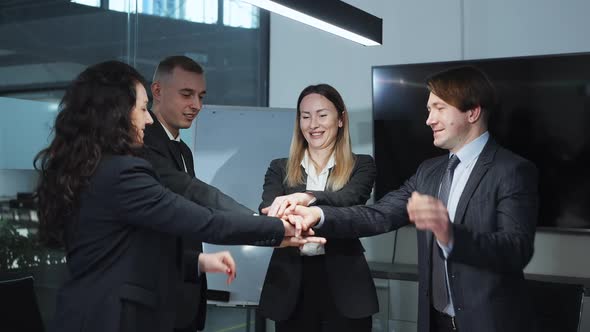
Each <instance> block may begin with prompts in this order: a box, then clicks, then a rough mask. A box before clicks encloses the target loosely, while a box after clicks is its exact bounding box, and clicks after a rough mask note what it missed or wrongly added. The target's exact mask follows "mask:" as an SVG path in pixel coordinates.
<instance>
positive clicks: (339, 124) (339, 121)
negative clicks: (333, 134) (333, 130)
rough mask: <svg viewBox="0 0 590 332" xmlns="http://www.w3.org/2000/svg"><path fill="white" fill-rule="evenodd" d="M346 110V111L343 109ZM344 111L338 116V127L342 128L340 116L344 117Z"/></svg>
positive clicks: (342, 123)
mask: <svg viewBox="0 0 590 332" xmlns="http://www.w3.org/2000/svg"><path fill="white" fill-rule="evenodd" d="M344 112H346V111H344ZM344 112H342V114H340V116H339V117H338V128H342V126H344V122H342V118H343V117H344Z"/></svg>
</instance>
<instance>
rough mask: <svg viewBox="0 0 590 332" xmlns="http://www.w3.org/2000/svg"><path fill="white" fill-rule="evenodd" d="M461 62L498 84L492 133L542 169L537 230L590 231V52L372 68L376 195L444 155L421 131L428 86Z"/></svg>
mask: <svg viewBox="0 0 590 332" xmlns="http://www.w3.org/2000/svg"><path fill="white" fill-rule="evenodd" d="M460 65H473V66H475V67H477V68H479V69H481V70H483V71H484V72H485V73H486V74H487V75H488V77H489V78H490V80H491V81H492V82H493V84H494V86H495V87H496V90H497V93H498V97H499V106H498V108H497V109H495V110H494V113H493V114H492V115H491V117H490V125H489V131H490V134H491V135H492V136H493V137H494V138H495V139H496V141H498V142H499V143H500V144H501V145H503V146H504V147H506V148H508V149H510V150H512V151H513V152H515V153H517V154H519V155H521V156H523V157H525V158H527V159H529V160H531V161H532V162H534V163H535V164H536V165H537V167H538V169H539V199H540V204H539V205H540V210H539V221H538V226H540V227H558V228H562V229H590V53H585V54H569V55H551V56H534V57H519V58H502V59H485V60H469V61H455V62H439V63H420V64H404V65H391V66H377V67H373V73H372V75H373V127H374V128H373V129H374V130H373V134H374V149H375V151H374V155H375V161H376V163H377V180H376V184H375V186H376V198H377V199H379V198H381V197H382V196H383V195H385V194H386V193H387V192H388V191H390V190H393V189H397V188H398V187H399V186H400V185H401V184H402V183H403V181H404V180H406V179H407V178H409V177H410V176H411V175H412V174H414V172H415V171H416V169H417V167H418V165H419V164H420V162H422V161H424V160H425V159H427V158H431V157H434V156H438V155H441V154H444V153H446V151H443V150H441V149H438V148H436V147H434V146H433V143H432V131H431V130H430V128H429V127H428V126H426V118H427V116H428V112H427V110H426V102H427V100H428V90H427V89H426V85H425V81H426V78H427V77H428V76H430V75H431V74H433V73H436V72H439V71H442V70H445V69H448V68H451V67H456V66H460Z"/></svg>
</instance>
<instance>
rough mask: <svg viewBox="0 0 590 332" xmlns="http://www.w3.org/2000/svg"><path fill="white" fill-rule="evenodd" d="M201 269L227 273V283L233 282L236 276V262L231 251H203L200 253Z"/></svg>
mask: <svg viewBox="0 0 590 332" xmlns="http://www.w3.org/2000/svg"><path fill="white" fill-rule="evenodd" d="M199 271H201V272H212V273H225V274H227V284H228V285H229V284H231V283H232V281H234V279H235V278H236V263H235V262H234V259H233V258H232V257H231V254H230V253H229V251H220V252H216V253H212V254H205V253H201V254H200V255H199Z"/></svg>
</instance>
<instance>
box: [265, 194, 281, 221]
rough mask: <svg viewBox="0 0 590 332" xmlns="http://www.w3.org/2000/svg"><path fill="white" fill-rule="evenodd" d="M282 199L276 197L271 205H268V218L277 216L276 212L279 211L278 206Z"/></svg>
mask: <svg viewBox="0 0 590 332" xmlns="http://www.w3.org/2000/svg"><path fill="white" fill-rule="evenodd" d="M282 201H283V200H282V198H281V197H277V198H275V199H274V201H272V204H271V205H270V210H269V211H268V216H269V217H275V216H276V215H277V211H278V210H279V205H280V204H281V202H282Z"/></svg>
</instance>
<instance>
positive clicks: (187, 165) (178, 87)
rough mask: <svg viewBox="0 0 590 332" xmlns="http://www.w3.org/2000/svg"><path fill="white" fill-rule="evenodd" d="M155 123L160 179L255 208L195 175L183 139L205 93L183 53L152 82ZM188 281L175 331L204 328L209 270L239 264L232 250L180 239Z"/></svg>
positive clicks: (152, 154) (149, 145) (186, 191)
mask: <svg viewBox="0 0 590 332" xmlns="http://www.w3.org/2000/svg"><path fill="white" fill-rule="evenodd" d="M151 90H152V97H153V105H152V112H153V114H152V115H153V116H152V117H153V119H154V124H153V125H152V126H149V127H147V128H146V129H145V137H144V142H145V147H146V149H145V158H146V159H147V160H148V161H149V162H150V163H151V164H152V166H153V167H154V169H155V170H156V172H157V173H158V175H159V176H160V179H161V181H162V184H163V185H164V186H166V187H168V188H169V189H170V190H172V191H174V192H176V193H177V194H180V195H183V196H184V197H186V198H188V199H190V200H192V201H193V202H196V203H198V204H200V205H202V206H205V207H209V208H213V209H216V210H221V211H230V212H238V213H245V214H250V215H252V214H253V213H254V212H253V211H251V210H250V209H248V208H246V207H245V206H243V205H241V204H239V203H237V202H236V201H235V200H233V199H232V198H231V197H229V196H227V195H225V194H223V193H222V192H221V191H220V190H218V189H217V188H215V187H213V186H210V185H208V184H206V183H204V182H202V181H200V180H199V179H197V178H196V177H195V171H194V162H193V156H192V152H191V151H190V149H189V147H188V146H187V145H186V144H185V143H184V142H183V141H182V140H181V139H180V136H179V130H180V129H187V128H189V127H190V126H191V124H192V122H193V120H194V119H195V118H196V117H197V115H198V113H199V111H200V110H201V107H202V106H203V97H204V96H205V93H206V86H205V77H204V71H203V68H202V67H201V66H200V65H199V64H198V63H196V62H195V61H193V60H192V59H190V58H188V57H185V56H171V57H168V58H166V59H164V60H162V62H160V64H159V65H158V68H157V69H156V72H155V74H154V79H153V83H152V86H151ZM177 245H178V246H179V247H181V248H182V250H181V251H182V255H181V256H182V257H179V258H178V259H180V260H182V264H181V265H182V267H183V271H184V280H182V281H180V282H179V284H178V293H179V294H178V297H177V298H178V299H179V301H178V305H177V317H176V331H187V332H188V331H191V332H193V331H195V330H197V329H198V330H202V329H203V327H204V325H205V315H206V306H207V298H206V292H207V280H206V277H205V272H221V273H228V275H230V277H229V280H228V281H231V278H232V273H233V272H234V270H235V264H234V262H233V259H232V257H231V255H230V254H229V252H227V251H223V252H218V253H212V254H205V253H202V246H201V244H199V243H196V244H195V243H194V242H193V241H184V243H183V241H181V240H180V239H179V241H178V244H177Z"/></svg>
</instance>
